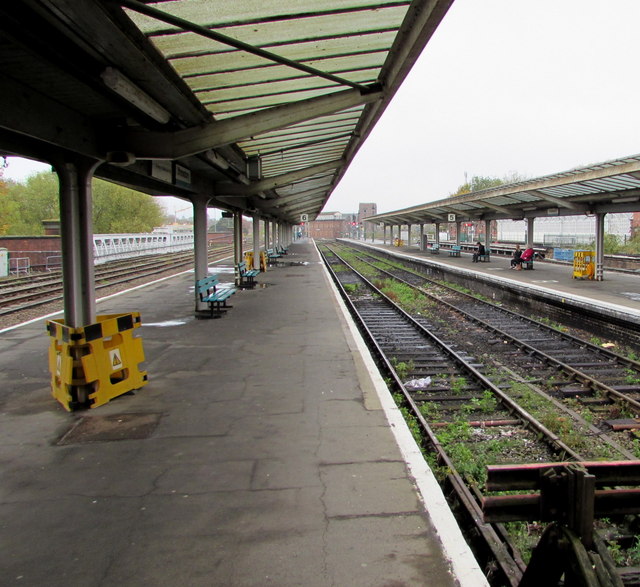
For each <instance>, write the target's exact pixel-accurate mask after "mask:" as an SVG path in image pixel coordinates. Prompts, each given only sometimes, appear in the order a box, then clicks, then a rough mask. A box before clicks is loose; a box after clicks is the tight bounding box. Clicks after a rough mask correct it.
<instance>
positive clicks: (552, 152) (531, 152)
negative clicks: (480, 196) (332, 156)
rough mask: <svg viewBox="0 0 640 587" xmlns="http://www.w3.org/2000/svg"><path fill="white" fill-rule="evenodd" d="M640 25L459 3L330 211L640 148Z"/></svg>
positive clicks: (539, 7) (595, 12) (626, 18)
mask: <svg viewBox="0 0 640 587" xmlns="http://www.w3.org/2000/svg"><path fill="white" fill-rule="evenodd" d="M639 24H640V1H639V0H608V1H607V2H602V0H455V2H454V3H453V6H452V7H451V9H450V10H449V12H448V14H447V15H446V16H445V18H444V20H443V22H442V24H441V25H440V27H439V28H438V30H437V31H436V32H435V34H434V36H433V37H432V39H431V41H430V42H429V44H428V45H427V47H426V49H425V51H424V53H423V54H422V56H421V58H420V59H419V60H418V62H417V63H416V65H415V67H414V69H413V71H412V72H411V73H410V75H409V76H408V77H407V79H406V80H405V83H404V85H403V86H402V88H401V89H400V90H399V92H398V93H397V94H396V96H395V98H394V100H393V102H392V104H391V105H390V106H389V108H387V111H386V112H385V114H384V116H383V117H382V119H381V120H380V121H379V123H378V125H377V126H376V128H375V129H374V130H373V132H372V133H371V135H370V136H369V139H368V141H367V142H366V143H365V144H364V146H363V147H362V148H361V149H360V152H359V153H358V154H357V156H356V158H355V160H354V161H353V163H352V164H351V167H350V168H349V170H348V172H347V173H346V175H345V177H344V178H343V180H342V182H341V183H340V185H339V186H338V188H337V189H336V190H335V191H334V193H333V195H332V196H331V198H330V199H329V202H328V203H327V205H326V206H325V211H336V210H338V211H341V212H354V211H357V209H358V203H359V202H376V203H377V205H378V212H387V211H390V210H396V209H399V208H404V207H406V206H414V205H418V204H420V203H423V202H429V201H432V200H438V199H441V198H443V197H446V196H447V195H449V194H450V193H451V192H453V191H455V190H456V189H457V187H458V186H459V185H460V184H462V183H464V181H465V173H466V174H467V177H468V178H469V179H470V178H471V177H472V176H474V175H481V176H496V177H503V176H505V175H507V174H510V173H513V172H516V173H518V174H520V175H523V176H526V177H537V176H540V175H546V174H549V173H554V172H557V171H564V170H566V169H570V168H572V167H577V166H581V165H588V164H590V163H598V162H600V161H605V160H608V159H616V158H619V157H624V156H626V155H632V154H636V153H640V107H639V103H640V75H638V73H637V71H636V69H637V60H638V57H639V56H640V35H639V34H638V32H637V29H638V25H639ZM43 168H44V169H48V166H44V167H43V166H40V168H39V169H38V170H40V169H43ZM32 171H33V164H30V165H28V166H26V168H25V166H23V165H20V164H19V163H18V161H17V160H15V159H13V158H11V159H9V167H8V169H7V170H6V171H5V176H6V177H8V178H11V179H17V180H22V179H23V178H24V177H25V175H27V174H28V173H29V172H32Z"/></svg>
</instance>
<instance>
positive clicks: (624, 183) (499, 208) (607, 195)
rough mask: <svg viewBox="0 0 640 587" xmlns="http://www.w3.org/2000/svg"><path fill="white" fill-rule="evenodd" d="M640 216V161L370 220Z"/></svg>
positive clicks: (553, 176)
mask: <svg viewBox="0 0 640 587" xmlns="http://www.w3.org/2000/svg"><path fill="white" fill-rule="evenodd" d="M638 211H640V155H632V156H629V157H625V158H623V159H615V160H612V161H605V162H603V163H597V164H593V165H588V166H586V167H578V168H575V169H570V170H568V171H563V172H561V173H554V174H551V175H546V176H543V177H537V178H534V179H528V180H526V181H520V182H517V183H510V184H505V185H501V186H498V187H493V188H488V189H485V190H479V191H476V192H471V193H468V194H464V195H461V196H451V197H449V198H444V199H440V200H436V201H433V202H429V203H425V204H420V205H418V206H412V207H410V208H403V209H402V210H395V211H393V212H385V213H383V214H378V215H376V216H371V217H369V218H367V221H369V222H379V223H382V224H387V225H394V226H397V225H401V224H433V223H439V222H457V221H462V222H471V221H475V220H500V219H507V220H508V219H512V220H520V219H524V218H536V217H550V216H576V215H585V214H586V215H593V214H596V213H612V212H638Z"/></svg>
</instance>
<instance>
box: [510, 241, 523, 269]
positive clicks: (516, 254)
mask: <svg viewBox="0 0 640 587" xmlns="http://www.w3.org/2000/svg"><path fill="white" fill-rule="evenodd" d="M521 258H522V251H521V250H520V245H516V250H515V251H513V258H512V259H511V269H515V268H516V267H517V266H518V265H520V263H521Z"/></svg>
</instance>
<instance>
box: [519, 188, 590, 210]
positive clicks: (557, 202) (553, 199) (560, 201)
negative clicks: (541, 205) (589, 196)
mask: <svg viewBox="0 0 640 587" xmlns="http://www.w3.org/2000/svg"><path fill="white" fill-rule="evenodd" d="M526 193H527V194H532V195H534V196H537V197H538V198H542V199H543V200H546V201H547V202H551V203H552V204H555V205H556V206H561V207H563V208H570V209H572V210H580V209H581V207H580V206H578V205H576V204H574V203H573V202H569V201H567V200H566V199H565V198H556V197H555V196H550V195H549V194H545V193H543V192H540V191H538V190H526Z"/></svg>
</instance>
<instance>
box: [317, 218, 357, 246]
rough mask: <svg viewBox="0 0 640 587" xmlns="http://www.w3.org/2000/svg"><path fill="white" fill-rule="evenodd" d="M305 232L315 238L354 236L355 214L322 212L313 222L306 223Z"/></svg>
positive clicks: (355, 230)
mask: <svg viewBox="0 0 640 587" xmlns="http://www.w3.org/2000/svg"><path fill="white" fill-rule="evenodd" d="M305 233H306V234H307V236H309V237H310V238H313V239H316V240H322V239H326V240H333V239H335V238H341V237H349V236H353V237H355V236H356V233H357V226H356V218H355V214H343V213H342V212H323V213H322V214H319V215H318V217H317V218H316V219H315V220H314V221H313V222H308V223H307V224H306V226H305Z"/></svg>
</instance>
